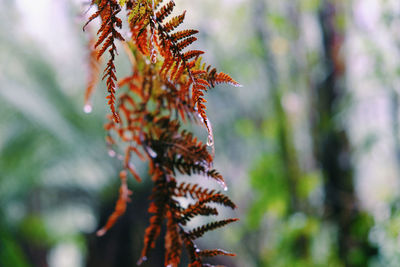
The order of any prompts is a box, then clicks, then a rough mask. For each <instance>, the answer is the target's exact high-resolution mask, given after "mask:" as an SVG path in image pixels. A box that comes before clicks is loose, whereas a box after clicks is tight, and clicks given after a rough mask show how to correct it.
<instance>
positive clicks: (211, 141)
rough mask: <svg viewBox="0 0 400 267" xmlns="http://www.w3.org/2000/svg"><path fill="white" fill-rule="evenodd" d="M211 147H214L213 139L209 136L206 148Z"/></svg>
mask: <svg viewBox="0 0 400 267" xmlns="http://www.w3.org/2000/svg"><path fill="white" fill-rule="evenodd" d="M212 145H214V139H213V137H212V135H211V134H209V135H208V137H207V146H212Z"/></svg>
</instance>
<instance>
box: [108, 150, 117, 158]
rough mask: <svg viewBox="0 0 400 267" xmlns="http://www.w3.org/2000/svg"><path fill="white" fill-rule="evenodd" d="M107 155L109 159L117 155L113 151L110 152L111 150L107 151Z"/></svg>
mask: <svg viewBox="0 0 400 267" xmlns="http://www.w3.org/2000/svg"><path fill="white" fill-rule="evenodd" d="M108 155H109V156H110V157H112V158H113V157H115V155H117V153H115V151H114V150H112V149H109V150H108Z"/></svg>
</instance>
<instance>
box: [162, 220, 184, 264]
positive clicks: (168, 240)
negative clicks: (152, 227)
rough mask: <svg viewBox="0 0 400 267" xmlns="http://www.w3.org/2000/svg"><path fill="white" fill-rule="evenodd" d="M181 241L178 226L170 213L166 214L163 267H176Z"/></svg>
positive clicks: (178, 260)
mask: <svg viewBox="0 0 400 267" xmlns="http://www.w3.org/2000/svg"><path fill="white" fill-rule="evenodd" d="M182 245H183V241H182V238H181V236H180V235H179V226H178V224H177V223H176V222H175V220H174V219H173V217H172V214H171V213H168V214H167V230H166V234H165V251H166V252H165V266H171V267H178V264H179V262H180V257H181V253H182Z"/></svg>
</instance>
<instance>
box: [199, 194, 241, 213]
mask: <svg viewBox="0 0 400 267" xmlns="http://www.w3.org/2000/svg"><path fill="white" fill-rule="evenodd" d="M209 202H213V203H218V204H222V205H224V206H225V207H229V208H231V209H235V208H236V205H235V204H234V203H233V202H232V200H230V199H229V197H227V196H225V195H223V194H220V193H216V194H212V195H208V196H205V197H202V198H200V199H199V201H198V202H197V204H198V205H204V204H205V203H209Z"/></svg>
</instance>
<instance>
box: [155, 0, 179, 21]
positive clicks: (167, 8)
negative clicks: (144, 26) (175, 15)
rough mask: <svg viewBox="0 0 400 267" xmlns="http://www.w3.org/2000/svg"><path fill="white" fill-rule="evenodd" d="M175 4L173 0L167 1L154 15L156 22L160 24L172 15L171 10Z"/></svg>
mask: <svg viewBox="0 0 400 267" xmlns="http://www.w3.org/2000/svg"><path fill="white" fill-rule="evenodd" d="M174 6H175V3H174V1H173V0H171V1H169V2H168V3H167V4H165V5H164V6H162V7H161V9H160V10H159V11H157V13H156V20H157V21H158V22H160V23H162V22H163V21H164V19H165V18H166V17H168V15H170V14H171V13H172V10H173V9H174Z"/></svg>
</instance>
